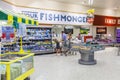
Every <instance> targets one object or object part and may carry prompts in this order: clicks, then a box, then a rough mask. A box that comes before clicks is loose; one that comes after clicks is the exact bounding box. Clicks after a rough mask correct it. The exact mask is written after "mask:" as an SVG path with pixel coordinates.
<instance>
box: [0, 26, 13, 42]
mask: <svg viewBox="0 0 120 80" xmlns="http://www.w3.org/2000/svg"><path fill="white" fill-rule="evenodd" d="M14 36H15V35H14V28H13V27H11V26H2V37H1V42H3V43H4V42H13V41H14Z"/></svg>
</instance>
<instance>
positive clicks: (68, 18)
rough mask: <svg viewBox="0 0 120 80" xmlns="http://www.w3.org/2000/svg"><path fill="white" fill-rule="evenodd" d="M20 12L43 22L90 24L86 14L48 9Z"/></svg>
mask: <svg viewBox="0 0 120 80" xmlns="http://www.w3.org/2000/svg"><path fill="white" fill-rule="evenodd" d="M22 14H25V15H27V16H29V17H31V18H33V19H35V20H38V21H39V22H40V23H44V24H71V25H91V23H89V22H88V18H87V16H88V15H87V14H77V13H68V12H58V11H50V10H40V11H39V12H32V11H22Z"/></svg>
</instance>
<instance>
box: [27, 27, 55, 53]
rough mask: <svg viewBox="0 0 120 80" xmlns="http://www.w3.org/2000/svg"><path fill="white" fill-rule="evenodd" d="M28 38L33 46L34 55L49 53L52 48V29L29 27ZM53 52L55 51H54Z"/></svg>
mask: <svg viewBox="0 0 120 80" xmlns="http://www.w3.org/2000/svg"><path fill="white" fill-rule="evenodd" d="M27 37H28V39H29V41H31V42H33V43H35V44H29V45H32V46H33V48H31V51H32V52H34V53H37V54H38V53H39V54H40V53H49V52H51V51H52V50H53V48H52V34H51V28H48V27H27ZM52 52H53V51H52Z"/></svg>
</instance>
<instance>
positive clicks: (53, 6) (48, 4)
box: [0, 0, 120, 16]
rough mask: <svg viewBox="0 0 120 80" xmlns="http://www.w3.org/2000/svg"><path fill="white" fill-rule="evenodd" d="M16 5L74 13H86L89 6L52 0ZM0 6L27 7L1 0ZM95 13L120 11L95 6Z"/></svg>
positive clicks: (115, 12)
mask: <svg viewBox="0 0 120 80" xmlns="http://www.w3.org/2000/svg"><path fill="white" fill-rule="evenodd" d="M17 3H18V5H22V6H29V7H31V8H33V9H32V10H33V11H35V10H37V11H39V10H40V9H50V10H58V11H68V12H76V13H86V12H87V10H88V9H89V7H85V6H82V5H77V4H68V3H62V2H61V3H60V2H55V1H52V0H40V1H39V2H37V1H35V0H33V3H32V4H31V3H30V4H26V3H25V1H24V3H23V2H22V1H20V2H17ZM0 7H1V8H3V9H9V10H14V11H15V12H19V10H20V9H22V8H24V9H29V8H25V7H14V6H11V5H10V4H7V3H5V2H3V1H1V0H0ZM35 8H37V9H35ZM95 14H101V15H107V16H120V11H117V10H109V9H101V8H95Z"/></svg>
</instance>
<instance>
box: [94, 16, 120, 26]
mask: <svg viewBox="0 0 120 80" xmlns="http://www.w3.org/2000/svg"><path fill="white" fill-rule="evenodd" d="M93 25H97V26H120V17H112V16H101V15H95V16H94V22H93Z"/></svg>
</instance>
